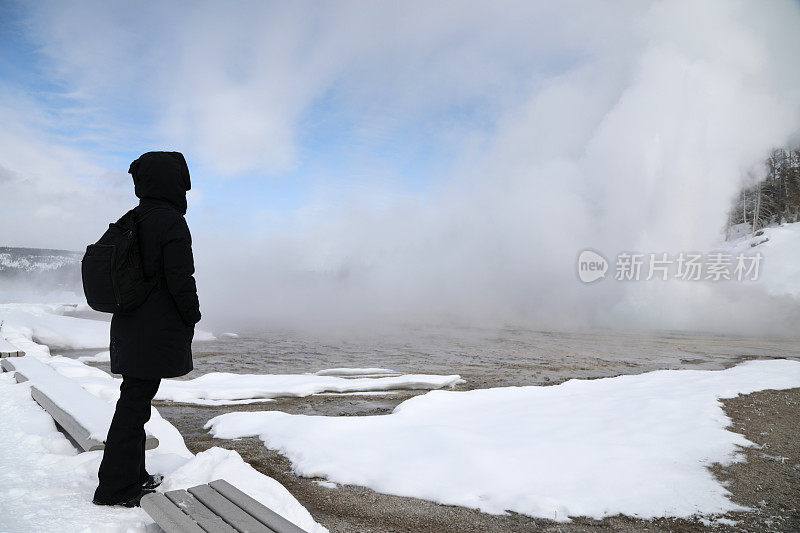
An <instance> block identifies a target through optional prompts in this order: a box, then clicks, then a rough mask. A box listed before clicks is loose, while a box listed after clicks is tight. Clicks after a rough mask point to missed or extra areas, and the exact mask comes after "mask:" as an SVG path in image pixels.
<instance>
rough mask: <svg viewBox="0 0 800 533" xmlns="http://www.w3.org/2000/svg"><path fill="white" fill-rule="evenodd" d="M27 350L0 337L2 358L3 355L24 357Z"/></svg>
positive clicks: (0, 354) (0, 356)
mask: <svg viewBox="0 0 800 533" xmlns="http://www.w3.org/2000/svg"><path fill="white" fill-rule="evenodd" d="M24 355H25V352H24V351H22V350H20V349H19V348H17V347H16V346H14V345H13V344H11V343H10V342H8V341H7V340H5V339H4V338H2V337H0V358H2V357H22V356H24Z"/></svg>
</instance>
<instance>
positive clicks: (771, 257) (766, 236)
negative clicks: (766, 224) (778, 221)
mask: <svg viewBox="0 0 800 533" xmlns="http://www.w3.org/2000/svg"><path fill="white" fill-rule="evenodd" d="M726 244H727V246H728V253H731V254H734V255H736V254H739V253H744V254H748V255H750V254H754V253H757V252H760V253H761V255H762V260H761V268H760V275H759V279H758V280H757V281H756V282H754V283H758V284H759V285H762V286H763V287H764V288H765V289H766V290H767V291H768V292H769V293H770V294H776V295H782V294H789V295H791V296H794V297H795V298H800V222H796V223H794V224H783V225H781V226H776V227H771V228H764V229H763V234H762V235H759V236H754V237H752V238H750V237H748V236H746V237H743V238H740V239H736V240H733V241H730V242H729V243H726ZM751 245H755V246H751Z"/></svg>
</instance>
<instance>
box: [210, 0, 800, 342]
mask: <svg viewBox="0 0 800 533" xmlns="http://www.w3.org/2000/svg"><path fill="white" fill-rule="evenodd" d="M595 14H596V15H597V17H596V18H593V17H586V18H584V17H580V19H579V20H577V21H573V24H575V25H577V26H578V27H579V28H578V30H575V31H576V33H580V30H583V31H585V32H586V33H585V35H584V39H583V40H580V39H578V40H575V41H570V42H568V43H567V42H563V43H560V44H561V46H563V51H566V50H567V49H569V50H570V51H571V52H573V53H576V54H578V55H580V56H581V57H582V60H581V61H579V62H577V63H576V64H575V65H574V67H572V68H569V69H567V70H566V71H564V72H558V73H556V74H553V75H552V76H544V77H539V78H537V83H535V84H532V85H531V86H530V87H529V90H528V92H527V94H526V95H525V97H524V98H522V99H520V101H519V102H518V104H517V105H514V106H510V107H509V108H508V109H507V110H506V111H505V113H504V115H503V116H502V117H501V118H500V119H499V120H498V121H497V123H496V127H495V128H494V130H493V131H492V133H491V134H490V135H488V136H486V137H485V138H482V139H480V140H479V141H476V143H475V145H474V146H471V147H470V148H469V149H468V150H465V151H464V152H463V153H462V154H461V155H460V156H459V158H458V159H457V161H456V163H455V164H454V165H453V167H452V169H451V170H450V172H449V174H448V175H447V176H446V179H443V180H441V181H439V182H437V183H436V184H435V186H433V187H431V188H430V189H429V190H427V191H425V192H424V194H414V195H410V194H402V193H399V192H398V191H393V190H386V189H381V188H379V187H370V186H364V187H361V188H359V189H358V190H356V191H355V192H352V193H350V194H341V193H340V194H337V195H332V196H324V195H323V196H322V197H320V198H318V199H317V200H316V201H315V202H314V203H312V204H311V205H309V206H308V207H306V208H304V209H302V210H299V211H297V212H293V213H290V214H288V215H285V216H283V217H279V220H278V222H277V223H275V221H274V220H273V224H272V225H271V226H269V227H267V229H266V230H265V231H264V232H263V234H260V235H258V236H257V237H255V238H254V241H253V242H249V243H246V244H243V243H239V242H230V241H229V240H228V239H226V238H224V237H220V236H212V235H204V236H198V237H197V238H196V240H197V248H198V255H199V259H198V265H200V271H199V276H200V277H199V279H200V287H201V291H202V293H203V295H204V308H205V311H206V313H207V316H208V317H209V320H212V321H217V320H218V321H220V322H221V323H227V324H231V325H233V324H248V325H256V324H260V325H276V324H277V325H291V326H301V325H302V326H307V327H315V326H319V327H334V328H337V327H344V326H348V327H353V328H354V329H358V328H359V327H367V328H368V327H373V325H374V324H376V323H380V322H382V321H388V322H406V323H428V322H434V323H452V322H455V323H472V324H484V325H485V324H516V325H522V326H525V327H535V328H561V329H580V328H587V327H613V328H621V329H636V328H654V329H690V330H701V331H702V330H709V331H719V332H730V333H750V334H758V333H762V334H769V335H792V334H794V331H795V326H794V325H795V324H796V323H797V320H798V319H799V318H800V311H799V309H798V304H797V302H796V300H794V299H793V298H791V297H773V296H769V295H767V294H766V293H765V292H764V291H762V290H760V289H759V288H758V287H752V286H745V285H742V284H740V285H737V284H733V283H702V282H692V283H683V284H681V283H679V282H675V281H669V282H647V283H645V282H637V283H627V284H626V283H616V282H613V281H612V280H606V281H605V282H601V283H598V284H596V285H592V286H586V285H583V284H581V283H580V282H578V281H577V278H576V275H575V261H576V258H577V255H578V253H579V252H580V251H581V250H583V249H585V248H587V247H591V248H593V249H597V250H600V251H601V252H603V253H605V254H606V256H607V257H610V258H613V256H615V255H616V254H617V253H619V252H622V251H639V252H643V253H647V252H659V253H660V252H667V253H670V254H677V253H679V252H682V251H686V252H689V251H711V250H715V249H718V248H719V245H720V243H721V241H722V229H723V226H724V223H725V220H726V216H727V211H728V209H729V206H730V202H731V199H732V198H733V197H734V196H735V195H736V194H737V193H738V191H739V189H740V187H741V185H742V184H743V183H744V182H745V181H746V180H747V179H748V178H747V177H748V176H750V178H749V179H753V178H754V177H760V176H761V175H763V168H762V166H761V162H762V160H763V159H764V157H765V154H767V153H768V152H769V150H770V149H771V148H772V147H774V146H777V145H781V144H785V143H787V142H790V141H791V140H792V139H797V133H798V124H800V120H798V119H800V112H799V110H800V95H799V94H798V88H800V68H798V67H796V66H795V65H796V61H794V59H793V57H794V56H796V52H797V51H798V50H800V37H798V35H797V33H796V32H793V31H790V28H792V27H797V25H798V24H800V7H798V5H797V4H795V3H790V2H785V3H782V2H777V3H770V4H769V5H766V4H764V3H729V2H725V3H715V2H710V3H702V4H698V3H695V2H664V3H661V2H656V3H652V4H647V7H646V8H644V7H642V6H639V7H633V8H632V9H630V10H628V11H625V12H624V13H621V14H620V18H619V19H615V18H614V17H610V16H608V14H606V13H595ZM547 16H549V17H553V18H554V20H555V21H556V22H558V23H563V22H564V20H563V19H562V17H569V15H568V14H567V13H566V12H565V13H563V14H557V13H547ZM557 25H558V24H557ZM573 29H574V28H573ZM600 35H602V39H600V38H598V36H600ZM276 216H278V215H276ZM273 228H280V229H277V230H274V229H273ZM242 246H244V247H245V248H244V249H243V248H242ZM764 269H765V271H767V272H768V269H769V264H765V265H764ZM612 276H613V272H612Z"/></svg>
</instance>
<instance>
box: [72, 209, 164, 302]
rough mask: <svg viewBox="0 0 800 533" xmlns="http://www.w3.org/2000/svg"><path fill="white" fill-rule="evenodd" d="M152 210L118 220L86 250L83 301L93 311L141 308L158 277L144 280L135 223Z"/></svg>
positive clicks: (82, 272)
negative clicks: (84, 299)
mask: <svg viewBox="0 0 800 533" xmlns="http://www.w3.org/2000/svg"><path fill="white" fill-rule="evenodd" d="M155 209H158V208H157V207H156V208H151V209H150V210H148V211H146V212H145V213H142V214H141V215H140V216H137V214H136V212H135V210H134V209H131V210H130V211H128V212H127V213H125V214H124V215H123V216H122V218H120V219H119V220H118V221H116V222H114V223H112V224H109V225H108V230H107V231H106V232H105V233H104V234H103V236H102V237H100V240H99V241H97V243H95V244H90V245H89V246H87V247H86V253H85V254H84V256H83V260H82V261H81V277H82V278H83V293H84V294H85V295H86V302H87V303H88V304H89V307H91V308H92V309H94V310H95V311H102V312H104V313H120V312H121V313H125V312H128V311H133V310H134V309H136V308H137V307H139V306H140V305H142V304H143V303H144V302H145V300H147V297H148V296H149V295H150V292H151V291H152V290H153V288H154V287H156V286H157V285H158V281H159V278H160V276H158V275H156V276H154V277H153V278H151V279H149V280H148V279H145V277H144V271H143V270H142V257H141V252H140V250H139V239H138V231H137V226H138V223H139V222H141V221H142V220H144V218H145V217H146V216H147V215H149V214H150V213H152V212H153V211H154V210H155Z"/></svg>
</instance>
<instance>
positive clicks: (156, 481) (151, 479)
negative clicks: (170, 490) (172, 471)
mask: <svg viewBox="0 0 800 533" xmlns="http://www.w3.org/2000/svg"><path fill="white" fill-rule="evenodd" d="M162 481H164V476H162V475H161V474H152V475H150V476H147V479H146V480H145V481H143V482H142V488H143V489H145V490H152V489H154V488H156V487H158V486H159V485H161V482H162Z"/></svg>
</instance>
